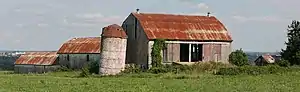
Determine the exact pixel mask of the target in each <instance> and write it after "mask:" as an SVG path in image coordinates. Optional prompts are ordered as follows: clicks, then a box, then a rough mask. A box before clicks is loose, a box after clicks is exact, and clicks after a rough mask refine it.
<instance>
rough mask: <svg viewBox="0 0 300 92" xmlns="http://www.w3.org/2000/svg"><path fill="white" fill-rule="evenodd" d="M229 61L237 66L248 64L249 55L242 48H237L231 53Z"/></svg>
mask: <svg viewBox="0 0 300 92" xmlns="http://www.w3.org/2000/svg"><path fill="white" fill-rule="evenodd" d="M229 62H230V63H231V64H234V65H236V66H244V65H248V57H247V55H246V54H245V53H244V52H243V50H242V49H240V50H236V51H234V52H232V53H230V55H229Z"/></svg>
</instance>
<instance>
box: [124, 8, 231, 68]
mask: <svg viewBox="0 0 300 92" xmlns="http://www.w3.org/2000/svg"><path fill="white" fill-rule="evenodd" d="M122 28H123V29H124V30H125V31H126V34H127V36H128V39H127V55H126V63H135V64H139V65H142V66H145V67H146V68H149V65H151V48H152V45H153V43H154V40H155V39H164V40H166V41H165V43H166V45H167V48H165V49H164V50H163V51H162V55H163V62H164V63H171V62H177V63H194V62H207V61H218V62H224V63H227V62H228V56H229V54H230V53H231V43H232V41H233V40H232V38H231V35H230V34H229V33H228V31H227V29H226V27H225V26H224V25H223V24H222V23H221V22H220V21H219V20H218V19H217V18H216V17H214V16H210V15H209V14H208V15H207V16H192V15H175V14H155V13H140V12H139V11H137V12H133V13H131V14H130V15H129V16H128V17H127V18H126V19H125V21H124V22H123V24H122Z"/></svg>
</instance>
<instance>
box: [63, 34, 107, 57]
mask: <svg viewBox="0 0 300 92" xmlns="http://www.w3.org/2000/svg"><path fill="white" fill-rule="evenodd" d="M100 40H101V38H100V37H84V38H73V39H71V40H69V41H67V42H66V43H64V44H63V45H62V46H61V47H60V49H59V50H58V52H57V53H58V54H67V53H68V54H81V53H100Z"/></svg>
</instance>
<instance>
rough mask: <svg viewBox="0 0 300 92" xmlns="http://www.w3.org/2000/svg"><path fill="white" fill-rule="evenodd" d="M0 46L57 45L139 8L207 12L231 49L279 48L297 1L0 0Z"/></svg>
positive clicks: (299, 14) (95, 32)
mask: <svg viewBox="0 0 300 92" xmlns="http://www.w3.org/2000/svg"><path fill="white" fill-rule="evenodd" d="M0 1H1V3H0V50H58V49H59V47H60V46H61V45H62V44H63V43H64V42H65V41H67V40H69V39H71V38H73V37H87V36H100V33H101V29H102V27H104V26H107V25H109V24H112V23H116V24H119V25H120V24H121V22H122V21H123V20H124V19H125V18H126V17H127V16H128V15H129V14H130V13H131V12H134V11H135V9H136V8H139V9H140V11H141V12H151V13H171V14H194V15H195V14H196V15H203V14H206V12H208V11H210V12H212V15H214V16H216V17H217V18H218V19H219V20H220V21H221V22H223V24H224V25H225V26H226V27H227V29H228V31H229V32H230V33H231V35H232V37H233V40H234V41H233V49H238V48H243V49H244V50H246V51H280V49H281V48H284V41H285V39H286V29H287V26H288V25H289V24H290V23H291V21H292V20H298V19H300V12H299V10H298V9H300V6H299V5H298V4H299V3H300V1H299V0H0Z"/></svg>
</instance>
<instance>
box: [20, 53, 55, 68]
mask: <svg viewBox="0 0 300 92" xmlns="http://www.w3.org/2000/svg"><path fill="white" fill-rule="evenodd" d="M56 58H57V54H56V52H26V54H23V55H21V56H20V57H19V58H18V59H17V60H16V62H15V64H25V65H52V64H54V63H55V61H56Z"/></svg>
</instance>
